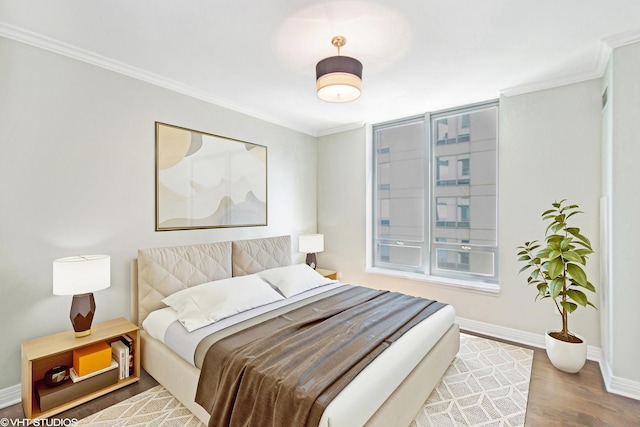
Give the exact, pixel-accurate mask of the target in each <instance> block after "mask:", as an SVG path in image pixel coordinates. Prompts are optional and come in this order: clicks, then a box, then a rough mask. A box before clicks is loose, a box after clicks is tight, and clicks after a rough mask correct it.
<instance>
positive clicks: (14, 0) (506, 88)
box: [0, 0, 640, 136]
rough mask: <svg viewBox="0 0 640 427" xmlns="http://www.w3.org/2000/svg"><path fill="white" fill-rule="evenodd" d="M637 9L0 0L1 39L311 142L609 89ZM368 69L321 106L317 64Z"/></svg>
mask: <svg viewBox="0 0 640 427" xmlns="http://www.w3.org/2000/svg"><path fill="white" fill-rule="evenodd" d="M639 34H640V1H638V0H607V1H604V0H562V1H558V0H528V1H527V0H482V1H480V0H448V1H444V0H439V1H435V0H377V1H372V0H366V1H365V0H354V1H349V0H333V1H331V0H329V1H318V0H261V1H256V0H188V1H178V0H135V1H131V0H109V1H104V0H56V1H51V0H27V1H25V0H0V35H1V36H5V37H9V38H12V39H16V40H20V41H23V42H26V43H29V44H33V45H37V46H40V47H43V48H46V49H49V50H53V51H56V52H59V53H62V54H65V55H68V56H71V57H75V58H77V59H80V60H83V61H87V62H90V63H94V64H96V65H99V66H102V67H105V68H108V69H112V70H115V71H118V72H120V73H123V74H127V75H130V76H133V77H136V78H139V79H142V80H146V81H149V82H152V83H154V84H158V85H160V86H164V87H167V88H170V89H172V90H176V91H178V92H182V93H185V94H188V95H190V96H194V97H197V98H200V99H203V100H206V101H208V102H213V103H215V104H218V105H222V106H224V107H228V108H231V109H234V110H237V111H240V112H243V113H247V114H250V115H252V116H255V117H259V118H262V119H265V120H268V121H270V122H274V123H277V124H280V125H283V126H286V127H289V128H292V129H295V130H298V131H301V132H304V133H307V134H310V135H314V136H315V135H324V134H327V133H331V132H334V131H338V130H343V129H348V128H349V127H353V126H356V125H359V124H361V123H363V122H370V123H377V122H382V121H387V120H392V119H396V118H400V117H407V116H411V115H415V114H421V113H424V112H427V111H437V110H440V109H444V108H450V107H454V106H459V105H464V104H469V103H474V102H479V101H485V100H489V99H494V98H497V97H499V96H500V94H501V93H502V94H505V95H513V94H518V93H524V92H527V91H530V90H535V89H541V88H546V87H553V86H557V85H560V84H565V83H570V82H575V81H581V80H585V79H590V78H596V77H599V76H601V75H602V72H603V69H604V65H605V63H606V59H607V55H608V53H609V51H610V47H616V45H622V44H626V43H630V42H636V41H640V36H639ZM335 35H342V36H345V37H346V38H347V44H346V46H345V47H343V48H342V51H341V54H343V55H347V56H352V57H355V58H357V59H359V60H360V61H361V62H362V63H363V66H364V72H363V84H362V88H363V92H362V96H361V97H360V98H359V99H358V100H356V101H354V102H351V103H345V104H331V103H326V102H323V101H321V100H319V99H318V98H317V97H316V95H315V64H316V63H317V62H318V61H319V60H321V59H323V58H325V57H327V56H332V55H335V54H336V50H335V48H334V47H333V46H332V45H331V38H332V37H333V36H335Z"/></svg>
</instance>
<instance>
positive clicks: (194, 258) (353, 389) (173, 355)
mask: <svg viewBox="0 0 640 427" xmlns="http://www.w3.org/2000/svg"><path fill="white" fill-rule="evenodd" d="M289 265H291V239H290V236H277V237H269V238H262V239H252V240H240V241H233V242H217V243H209V244H200V245H189V246H176V247H162V248H149V249H140V250H139V251H138V258H137V259H135V260H134V262H133V263H132V304H131V305H132V319H134V321H137V323H138V324H139V325H145V324H146V323H149V321H147V322H145V320H146V319H147V318H148V317H149V315H150V314H151V313H154V315H153V316H152V317H154V318H155V317H160V318H162V316H155V315H156V314H157V313H159V312H162V310H164V312H170V311H172V310H171V309H167V308H166V305H165V304H164V303H163V302H162V300H163V299H164V298H166V297H168V296H169V295H173V294H176V293H177V292H179V291H181V290H183V289H186V288H191V287H193V286H195V285H199V284H202V283H205V282H210V281H217V280H223V279H228V278H231V277H234V278H235V277H238V276H246V275H254V274H256V273H261V272H265V271H270V270H271V269H277V268H278V267H283V266H289ZM341 286H343V284H341V283H330V284H329V285H327V286H326V289H328V290H326V289H325V287H322V288H318V290H314V291H313V292H316V294H322V293H323V292H327V294H328V293H331V292H337V291H336V290H335V289H338V288H340V287H341ZM332 289H333V290H332ZM305 295H306V293H303V295H302V297H304V296H305ZM302 297H301V298H302ZM278 303H279V302H278ZM302 303H304V301H303V302H301V303H298V304H302ZM258 310H260V308H258ZM454 319H455V312H454V311H453V308H452V307H450V306H446V307H444V308H443V309H440V310H438V311H437V312H436V313H435V314H434V315H432V316H430V317H429V318H427V319H426V320H424V321H421V322H420V323H418V324H417V325H415V326H414V327H412V328H411V329H410V330H408V331H407V332H406V333H404V335H402V337H400V338H399V339H398V340H397V341H396V342H394V343H393V344H392V345H391V346H390V347H389V348H388V349H387V350H385V351H384V352H383V353H382V354H380V355H379V356H378V357H376V358H375V360H373V361H372V362H371V363H370V364H369V365H368V366H366V367H365V368H364V370H362V372H360V373H359V374H358V375H357V376H356V377H355V378H354V379H353V380H352V381H351V382H350V383H349V384H348V385H347V386H346V387H344V389H342V390H341V391H340V392H339V394H338V395H337V396H336V397H335V398H334V399H333V400H332V401H331V402H330V403H329V405H328V406H327V407H326V409H325V410H324V412H323V414H322V418H321V419H320V422H319V424H318V425H319V426H321V427H329V426H330V427H353V426H358V425H366V426H389V425H394V426H396V425H397V426H402V425H407V426H408V425H409V424H410V422H411V420H412V419H413V418H414V417H415V415H416V414H417V411H418V410H419V408H420V407H421V406H422V404H423V403H424V401H425V400H426V399H427V397H428V395H429V394H430V392H431V391H432V390H433V388H434V387H435V386H436V384H437V382H438V381H439V379H440V378H441V376H442V375H443V374H444V372H445V370H446V369H447V367H448V366H449V364H450V363H451V361H452V360H453V359H454V357H455V355H456V353H457V352H458V349H459V342H460V339H459V329H458V325H457V324H455V323H454ZM164 322H165V324H168V323H171V322H174V320H173V319H169V320H166V318H165V320H164ZM172 327H173V330H176V328H175V325H173V326H172ZM153 329H154V328H151V327H149V330H146V329H144V328H143V329H142V331H141V334H140V337H141V361H142V362H141V363H142V367H143V368H144V369H145V370H146V371H147V372H148V373H149V374H150V375H151V376H153V377H154V378H155V379H156V380H157V381H158V382H159V383H160V384H162V385H163V386H164V387H165V388H166V389H167V390H169V391H170V392H171V393H172V394H173V395H174V396H175V397H176V398H177V399H178V400H180V402H182V403H183V404H184V405H185V406H186V407H187V408H188V409H189V410H191V411H192V412H193V413H194V414H195V415H196V416H197V417H198V418H199V419H200V420H202V421H203V422H204V423H208V421H209V418H210V416H209V414H208V413H207V411H205V410H204V409H203V407H202V406H200V405H199V404H198V403H196V402H195V400H194V398H195V394H196V389H197V386H198V380H199V376H200V369H199V368H198V367H196V365H195V364H194V361H193V360H192V359H190V357H192V358H193V356H189V355H188V354H187V355H185V354H179V353H180V351H172V350H171V349H169V348H168V347H167V345H165V343H163V339H162V337H161V335H162V333H163V332H157V327H155V329H156V330H155V331H154V330H153ZM203 329H206V328H203ZM150 331H151V332H150ZM195 332H197V331H195ZM153 335H155V336H156V337H155V338H154V336H153ZM174 350H175V349H174ZM187 353H189V352H187Z"/></svg>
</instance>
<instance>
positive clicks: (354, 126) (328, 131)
mask: <svg viewBox="0 0 640 427" xmlns="http://www.w3.org/2000/svg"><path fill="white" fill-rule="evenodd" d="M362 126H364V122H355V123H347V124H346V125H343V126H338V127H334V128H329V129H323V130H321V131H318V133H317V135H316V136H317V137H321V136H327V135H333V134H334V133H341V132H347V131H350V130H354V129H360V128H361V127H362Z"/></svg>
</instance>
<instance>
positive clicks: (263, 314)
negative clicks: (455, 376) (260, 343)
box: [143, 283, 455, 425]
mask: <svg viewBox="0 0 640 427" xmlns="http://www.w3.org/2000/svg"><path fill="white" fill-rule="evenodd" d="M346 286H349V285H345V284H342V283H332V284H328V285H325V286H322V287H319V288H316V289H313V290H311V291H307V292H304V293H302V294H299V295H296V296H294V297H291V298H288V299H286V300H282V301H277V302H275V303H271V304H268V305H265V306H261V307H258V308H255V309H252V310H248V311H245V312H243V313H240V314H237V315H234V316H231V317H228V318H226V319H223V320H221V321H219V322H216V323H214V324H212V325H209V326H207V327H204V328H201V329H198V330H196V331H193V332H191V333H188V332H187V331H186V330H185V329H184V328H183V327H182V325H181V324H180V323H179V322H178V320H177V315H176V312H175V311H174V310H173V309H171V308H163V309H160V310H155V311H154V312H152V313H151V314H150V315H149V316H148V317H147V318H146V319H145V321H144V322H143V328H144V329H145V331H147V333H149V335H151V336H152V337H153V338H155V339H156V340H158V341H160V342H162V343H164V344H165V345H166V346H167V347H168V348H169V349H171V351H173V352H174V353H176V354H178V355H179V356H180V357H181V358H182V359H184V360H185V361H187V362H188V363H190V364H191V365H194V366H196V367H198V366H200V364H201V363H200V362H201V360H199V359H201V357H200V356H198V351H197V349H198V344H199V342H200V341H201V340H202V339H204V338H205V337H207V336H211V335H212V334H214V335H213V336H214V337H215V339H221V338H223V337H224V336H227V335H229V334H231V333H234V332H235V331H237V330H241V329H243V328H245V327H248V326H251V325H253V324H255V323H257V322H260V321H262V320H263V319H266V318H270V317H274V316H277V315H278V314H280V313H282V312H286V311H288V310H290V309H292V308H295V307H297V306H300V305H304V304H306V303H308V302H310V301H313V300H316V299H319V298H323V297H324V296H327V295H330V294H333V293H337V292H340V291H341V290H343V289H344V288H345V287H346ZM454 319H455V311H454V309H453V307H451V306H445V307H443V308H442V309H440V310H438V311H437V312H436V313H434V314H433V315H431V316H430V317H429V318H427V319H426V320H424V321H423V322H421V323H419V324H418V325H416V326H415V327H413V328H412V329H411V330H410V331H408V332H406V333H405V334H404V335H403V336H402V338H400V339H399V340H398V341H397V342H395V343H394V344H392V345H391V346H390V347H389V348H388V349H387V350H386V351H384V352H383V353H382V354H381V355H379V356H378V357H377V358H376V359H375V360H374V361H373V362H371V363H370V364H369V365H368V366H367V367H366V368H365V369H364V370H363V371H362V372H361V373H360V374H359V375H358V376H357V377H356V378H355V379H354V380H353V381H352V382H351V383H350V384H349V385H348V386H347V387H346V388H345V389H344V390H342V392H341V393H340V394H339V395H338V397H337V398H336V399H334V401H333V402H332V403H331V404H330V405H329V407H328V408H327V411H326V413H331V414H332V415H331V417H332V418H331V419H332V422H333V421H336V416H338V417H340V418H341V419H340V420H339V421H340V423H341V425H362V424H364V423H365V422H366V420H367V418H364V419H361V418H362V417H364V415H363V414H371V413H373V412H375V410H376V408H378V407H380V406H381V405H382V404H383V402H384V401H385V399H386V398H387V396H389V394H390V392H391V391H393V390H394V389H395V388H397V387H398V385H399V384H400V383H401V382H402V381H403V379H404V378H405V377H406V376H407V375H408V374H409V373H410V372H411V371H412V370H413V368H414V367H415V366H416V365H417V364H418V362H419V361H420V360H421V359H422V358H423V357H424V355H425V354H426V353H427V352H429V350H430V349H431V348H432V347H433V346H434V345H435V344H436V343H437V342H438V340H439V339H440V338H441V337H442V336H443V334H444V333H445V332H446V331H447V330H448V329H449V328H450V327H451V325H452V324H453V322H454ZM365 390H366V391H367V395H368V396H369V398H368V399H367V400H366V402H362V399H361V398H359V397H360V396H361V395H362V393H363V392H364V391H365ZM425 398H426V396H425ZM354 402H358V404H357V405H358V408H359V409H358V410H354V404H355V403H354ZM336 414H338V415H336ZM367 417H368V416H367ZM323 418H324V417H323ZM320 425H327V422H326V421H324V420H321V423H320Z"/></svg>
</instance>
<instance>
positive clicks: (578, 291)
mask: <svg viewBox="0 0 640 427" xmlns="http://www.w3.org/2000/svg"><path fill="white" fill-rule="evenodd" d="M565 202H566V200H561V201H560V202H554V203H552V208H551V209H549V210H546V211H544V212H543V213H542V219H543V221H549V225H548V226H547V229H546V230H545V239H544V241H542V242H541V241H538V240H533V241H530V242H525V243H524V245H522V246H518V249H519V250H520V251H519V252H518V256H519V258H518V261H521V262H524V263H525V266H524V267H522V269H520V273H522V272H523V271H526V270H529V277H528V278H527V284H528V285H533V286H535V287H536V288H537V290H538V294H537V295H536V298H535V299H536V301H537V300H538V299H545V298H551V299H552V300H553V302H554V303H555V306H556V308H557V309H558V312H559V313H560V316H561V318H562V330H560V331H547V332H546V334H545V345H546V350H547V355H548V356H549V359H550V360H551V363H552V364H553V365H554V366H555V367H556V368H558V369H560V370H563V371H566V372H571V373H574V372H578V371H579V370H580V369H582V366H584V363H585V361H586V358H587V344H586V342H585V340H584V338H582V337H581V336H580V335H577V334H573V333H571V332H570V331H569V325H568V323H569V314H571V313H573V312H574V311H575V310H576V309H577V308H578V307H586V306H587V305H590V306H592V307H594V308H595V306H594V305H593V304H591V303H590V302H589V300H588V298H587V294H586V293H585V291H590V292H595V291H596V290H595V287H594V286H593V285H592V284H591V282H589V280H588V279H587V275H586V273H585V271H584V268H583V267H585V266H586V264H587V256H588V255H590V254H592V253H593V249H592V248H591V242H590V241H589V239H588V238H587V237H585V236H584V235H582V234H580V229H579V228H577V227H571V226H570V225H569V219H571V218H572V217H573V216H574V215H577V214H580V213H582V212H581V211H580V210H579V206H578V205H570V204H565Z"/></svg>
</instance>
